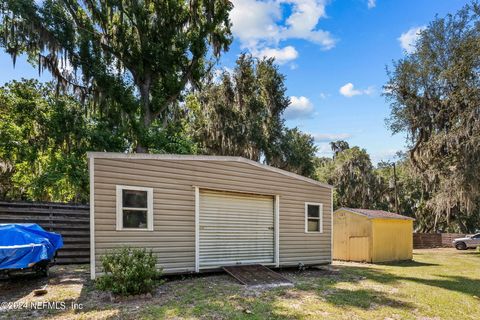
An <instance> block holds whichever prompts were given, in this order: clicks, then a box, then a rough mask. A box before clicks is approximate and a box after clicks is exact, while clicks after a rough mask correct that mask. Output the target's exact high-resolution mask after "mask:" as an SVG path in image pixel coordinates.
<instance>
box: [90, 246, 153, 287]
mask: <svg viewBox="0 0 480 320" xmlns="http://www.w3.org/2000/svg"><path fill="white" fill-rule="evenodd" d="M156 261H157V259H156V257H155V256H154V254H153V252H151V251H147V250H146V249H137V248H128V247H125V248H121V249H114V250H112V251H110V252H107V254H105V255H104V256H103V257H102V260H101V262H102V269H103V272H104V275H103V276H101V277H99V278H98V279H97V281H96V286H97V288H98V289H100V290H104V291H110V292H112V293H113V294H117V295H122V296H127V295H135V294H141V293H147V292H150V291H152V289H153V288H154V287H155V285H157V284H159V283H160V281H159V277H160V276H161V274H162V270H161V269H160V270H159V269H157V268H156V267H155V263H156Z"/></svg>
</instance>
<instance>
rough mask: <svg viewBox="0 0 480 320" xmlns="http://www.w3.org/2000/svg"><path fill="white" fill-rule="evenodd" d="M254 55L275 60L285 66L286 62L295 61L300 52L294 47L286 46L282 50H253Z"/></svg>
mask: <svg viewBox="0 0 480 320" xmlns="http://www.w3.org/2000/svg"><path fill="white" fill-rule="evenodd" d="M252 54H253V55H254V56H255V57H258V58H263V57H267V58H275V61H276V62H277V63H278V64H284V63H286V62H289V61H292V60H295V59H296V58H297V57H298V51H297V50H296V49H295V48H294V47H292V46H286V47H285V48H282V49H276V48H264V49H262V50H259V51H256V50H253V51H252Z"/></svg>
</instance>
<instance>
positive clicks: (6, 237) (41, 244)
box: [0, 223, 63, 269]
mask: <svg viewBox="0 0 480 320" xmlns="http://www.w3.org/2000/svg"><path fill="white" fill-rule="evenodd" d="M61 247H63V240H62V236H61V235H59V234H57V233H53V232H47V231H45V230H43V229H42V227H40V226H39V225H38V224H34V223H28V224H27V223H25V224H23V223H22V224H0V269H23V268H29V267H31V266H33V264H35V263H37V262H39V261H42V260H51V259H52V258H53V256H54V255H55V251H57V250H58V249H60V248H61Z"/></svg>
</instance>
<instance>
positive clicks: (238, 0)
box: [230, 0, 336, 58]
mask: <svg viewBox="0 0 480 320" xmlns="http://www.w3.org/2000/svg"><path fill="white" fill-rule="evenodd" d="M326 3H327V0H265V1H262V0H233V4H234V8H233V10H232V12H231V15H230V18H231V21H232V31H233V34H234V36H235V37H236V38H237V39H239V40H240V44H241V47H242V48H243V49H248V50H250V51H251V52H252V53H255V52H257V53H258V52H261V51H263V50H284V49H285V48H283V49H271V48H278V47H279V44H280V42H282V41H285V40H288V39H303V40H307V41H310V42H313V43H316V44H318V45H320V46H321V47H322V49H324V50H328V49H331V48H333V47H334V46H335V42H336V41H335V39H334V38H333V37H332V36H331V34H330V33H329V32H328V31H325V30H321V29H318V28H317V24H318V22H319V20H320V19H321V18H325V17H326V13H325V5H326ZM290 47H291V46H290ZM291 48H293V47H291ZM293 49H294V50H295V48H293ZM289 50H291V49H289ZM295 52H296V50H295ZM297 56H298V54H297V55H296V56H295V58H296V57H297Z"/></svg>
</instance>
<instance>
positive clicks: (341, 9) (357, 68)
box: [0, 0, 468, 162]
mask: <svg viewBox="0 0 480 320" xmlns="http://www.w3.org/2000/svg"><path fill="white" fill-rule="evenodd" d="M467 2H468V1H460V0H420V1H419V0H416V1H415V0H401V1H400V0H398V1H397V0H332V1H324V0H266V1H265V0H264V1H256V0H233V3H234V5H235V9H234V10H233V12H232V22H233V24H234V26H233V31H234V36H235V41H234V43H233V44H232V46H231V48H230V51H229V52H228V53H227V54H225V55H224V56H223V57H222V59H221V64H222V65H223V66H225V67H227V68H231V67H233V65H234V62H235V59H236V57H237V56H238V54H239V53H240V52H242V51H245V52H251V53H252V54H254V55H256V56H258V57H261V56H264V55H267V56H274V57H276V58H277V60H278V62H280V63H281V65H280V71H281V72H282V73H283V74H285V75H286V78H287V79H286V85H287V88H288V91H287V93H288V95H289V96H290V97H291V99H292V105H291V106H290V107H289V109H288V110H287V113H286V118H287V122H286V123H287V125H288V126H289V127H294V126H298V127H299V128H300V129H301V130H302V131H305V132H308V133H310V134H312V135H313V136H314V137H315V139H316V143H317V145H318V147H319V155H322V156H329V155H330V150H329V147H328V142H329V141H331V140H334V139H338V138H340V139H345V140H347V141H348V142H349V143H350V145H358V146H360V147H362V148H365V149H367V151H368V152H369V153H370V155H371V157H372V160H373V161H374V162H378V161H379V160H390V159H391V158H392V157H393V155H394V153H395V152H396V151H399V150H404V148H405V137H404V135H395V136H392V135H391V133H390V131H389V129H388V128H387V126H386V124H385V118H387V117H388V115H389V105H388V104H387V103H386V101H385V99H384V98H383V97H382V96H381V92H382V86H383V84H384V83H385V81H386V79H387V78H386V73H385V67H386V66H387V65H391V62H392V60H396V59H399V58H401V57H402V56H403V55H404V54H405V50H411V47H409V46H408V43H411V42H412V41H414V39H415V35H416V31H417V30H419V28H421V27H423V26H425V25H427V24H428V23H429V21H431V20H432V19H434V17H435V15H436V14H438V15H439V16H444V15H446V14H448V13H454V12H456V11H457V10H458V9H460V8H461V7H462V6H463V5H464V4H465V3H467ZM402 35H403V36H402ZM400 38H401V40H402V41H400ZM22 77H24V78H38V72H37V70H36V69H35V68H34V67H32V66H30V65H29V64H28V63H27V62H26V61H25V59H24V58H19V59H18V60H17V64H16V67H15V68H13V66H12V61H11V59H10V57H9V56H8V55H6V54H5V53H3V52H2V53H0V85H1V84H3V83H5V82H7V81H9V80H12V79H20V78H22ZM48 79H49V75H48V74H44V75H42V76H41V80H43V81H46V80H48Z"/></svg>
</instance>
